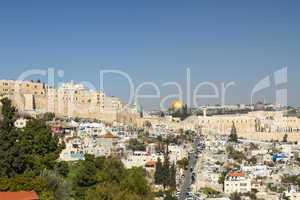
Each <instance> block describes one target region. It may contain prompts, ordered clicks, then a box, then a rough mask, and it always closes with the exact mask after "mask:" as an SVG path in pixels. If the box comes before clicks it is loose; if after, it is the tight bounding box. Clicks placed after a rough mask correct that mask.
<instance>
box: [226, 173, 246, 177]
mask: <svg viewBox="0 0 300 200" xmlns="http://www.w3.org/2000/svg"><path fill="white" fill-rule="evenodd" d="M228 176H230V177H242V176H245V174H244V173H243V172H230V173H229V174H228Z"/></svg>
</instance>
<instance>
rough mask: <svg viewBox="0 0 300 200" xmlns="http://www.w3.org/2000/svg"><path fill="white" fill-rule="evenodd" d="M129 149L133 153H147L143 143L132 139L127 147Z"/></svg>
mask: <svg viewBox="0 0 300 200" xmlns="http://www.w3.org/2000/svg"><path fill="white" fill-rule="evenodd" d="M127 148H128V149H130V150H132V151H145V150H146V146H145V144H143V143H141V142H140V141H138V140H137V139H130V140H129V144H128V145H127Z"/></svg>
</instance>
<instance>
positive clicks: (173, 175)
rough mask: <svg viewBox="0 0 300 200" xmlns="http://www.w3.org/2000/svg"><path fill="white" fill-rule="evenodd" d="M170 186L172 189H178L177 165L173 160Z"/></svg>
mask: <svg viewBox="0 0 300 200" xmlns="http://www.w3.org/2000/svg"><path fill="white" fill-rule="evenodd" d="M169 185H170V188H171V190H172V191H174V190H176V166H175V163H174V162H173V164H172V166H171V168H170V183H169Z"/></svg>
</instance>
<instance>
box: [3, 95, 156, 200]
mask: <svg viewBox="0 0 300 200" xmlns="http://www.w3.org/2000/svg"><path fill="white" fill-rule="evenodd" d="M1 102H2V115H3V119H2V120H1V121H0V191H32V190H33V191H36V192H37V193H38V194H39V197H40V199H41V200H54V199H55V200H68V199H75V200H76V199H78V200H79V199H87V200H88V199H93V200H94V199H106V200H148V199H149V200H150V199H153V197H152V193H151V190H150V186H149V185H148V182H147V180H146V178H145V173H144V171H143V169H142V168H132V169H125V167H124V166H123V164H122V162H121V161H119V160H113V159H106V158H104V157H99V158H94V156H91V155H86V156H85V160H84V161H79V162H74V163H67V162H58V161H57V159H58V157H59V154H60V152H61V150H62V149H63V148H64V145H63V144H59V142H58V138H56V137H54V136H53V135H52V134H51V131H50V129H49V127H48V126H46V123H45V120H44V119H30V120H29V121H28V123H27V126H26V127H25V128H24V129H16V128H15V127H14V125H13V124H14V120H15V113H16V110H15V108H14V107H13V106H12V104H11V101H10V100H8V99H2V101H1Z"/></svg>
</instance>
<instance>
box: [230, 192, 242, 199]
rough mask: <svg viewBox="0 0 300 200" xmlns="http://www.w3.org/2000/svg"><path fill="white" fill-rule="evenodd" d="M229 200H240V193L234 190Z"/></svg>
mask: <svg viewBox="0 0 300 200" xmlns="http://www.w3.org/2000/svg"><path fill="white" fill-rule="evenodd" d="M230 200H241V195H240V194H239V193H237V192H234V193H232V194H231V195H230Z"/></svg>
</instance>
